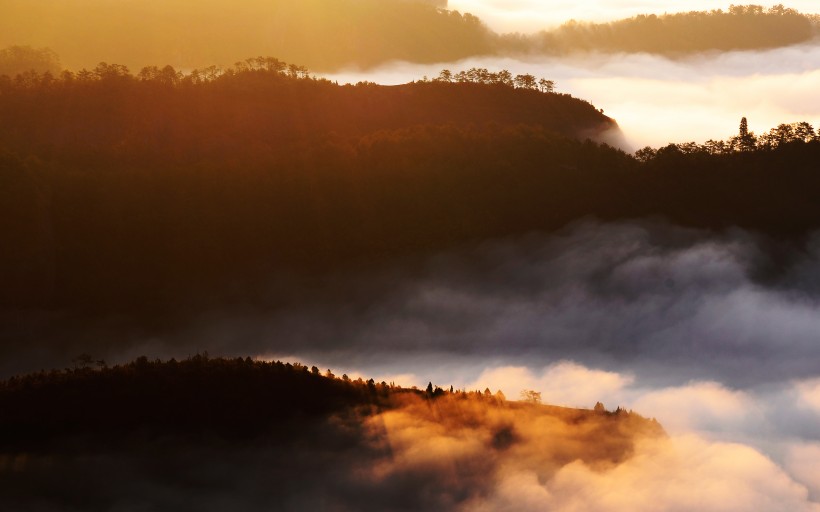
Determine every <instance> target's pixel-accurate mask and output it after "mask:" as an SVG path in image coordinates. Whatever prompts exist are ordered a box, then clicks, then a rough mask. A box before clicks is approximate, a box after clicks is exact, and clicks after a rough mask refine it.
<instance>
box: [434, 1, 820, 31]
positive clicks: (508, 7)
mask: <svg viewBox="0 0 820 512" xmlns="http://www.w3.org/2000/svg"><path fill="white" fill-rule="evenodd" d="M753 3H754V4H755V5H762V6H764V7H767V8H768V7H772V6H774V5H777V4H781V3H783V4H784V5H786V7H790V8H792V9H797V10H798V11H801V12H806V13H813V12H815V11H816V9H817V3H816V2H813V1H811V0H794V1H792V2H787V3H784V2H777V1H762V2H753ZM448 7H449V8H450V9H455V10H459V11H462V12H469V13H472V14H474V15H476V16H478V17H479V18H481V19H482V20H483V21H484V22H485V23H487V25H489V26H490V27H491V28H492V29H493V30H496V31H498V32H522V33H529V32H537V31H539V30H544V29H548V28H552V27H556V26H558V25H561V24H562V23H565V22H567V21H569V20H572V19H574V20H578V21H597V22H604V21H611V20H616V19H621V18H629V17H631V16H635V15H638V14H664V13H673V12H681V11H706V10H712V9H723V10H724V11H725V10H727V9H728V8H729V3H728V2H723V1H719V0H692V1H689V2H686V4H684V5H682V4H681V3H679V2H670V1H669V0H617V1H610V0H579V1H567V0H559V1H552V2H549V3H544V2H539V1H538V0H516V1H515V2H505V1H502V0H450V1H449V2H448Z"/></svg>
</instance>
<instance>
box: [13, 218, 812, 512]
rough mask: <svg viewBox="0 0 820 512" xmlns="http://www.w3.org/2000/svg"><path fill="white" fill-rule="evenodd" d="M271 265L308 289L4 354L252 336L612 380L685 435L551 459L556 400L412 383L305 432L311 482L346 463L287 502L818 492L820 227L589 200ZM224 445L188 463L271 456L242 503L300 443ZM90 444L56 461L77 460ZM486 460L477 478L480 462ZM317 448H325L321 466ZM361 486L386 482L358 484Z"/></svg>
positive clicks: (29, 361)
mask: <svg viewBox="0 0 820 512" xmlns="http://www.w3.org/2000/svg"><path fill="white" fill-rule="evenodd" d="M271 283H272V285H271V286H272V287H273V288H272V293H275V294H286V295H287V296H290V297H293V300H292V301H291V302H290V303H289V304H288V305H286V306H284V307H279V308H274V309H268V310H266V309H259V308H250V307H249V308H244V309H236V308H233V309H230V308H226V309H225V310H220V311H207V312H203V313H202V314H201V315H200V316H199V317H197V318H194V319H191V320H190V321H189V323H187V324H186V325H179V326H176V327H175V328H173V329H169V330H155V331H153V332H151V333H150V334H149V333H147V332H146V331H145V330H139V329H134V328H132V326H129V324H128V322H127V321H126V320H123V319H117V318H112V319H108V320H107V321H105V322H97V323H96V324H94V325H92V326H91V327H89V325H88V324H84V323H83V322H82V321H80V320H78V319H62V320H52V321H51V322H50V323H49V322H42V321H41V320H40V321H39V325H41V326H46V325H49V327H50V328H51V329H53V330H54V331H55V332H53V333H49V330H48V329H46V328H45V327H41V328H40V329H39V331H35V332H34V334H33V335H34V336H36V337H37V340H38V344H37V346H36V347H34V346H33V345H32V344H31V343H27V342H26V336H31V335H32V334H21V333H24V332H26V331H25V329H22V328H21V329H20V330H19V331H18V336H17V337H16V338H15V339H14V340H12V339H11V338H10V339H7V340H6V341H7V342H6V343H4V344H3V346H4V348H3V350H4V354H3V360H4V362H5V364H4V370H3V371H4V372H5V373H9V372H11V371H13V369H14V368H16V369H17V370H18V371H26V370H29V369H32V365H35V364H39V365H45V366H46V367H48V366H49V365H51V366H58V367H60V366H63V365H65V364H68V363H67V361H68V359H69V357H70V356H71V355H72V354H76V353H79V352H81V351H85V352H88V353H91V354H93V355H94V356H95V357H104V358H106V359H107V360H109V361H110V362H117V361H124V360H128V359H131V358H133V357H135V356H136V355H140V354H146V355H148V356H149V357H151V358H153V357H162V358H168V357H185V356H186V355H188V354H193V353H196V352H201V351H203V350H207V351H209V352H210V353H211V354H213V355H246V354H248V353H250V354H256V357H257V358H260V359H281V360H289V361H295V360H298V361H300V362H302V363H305V364H308V365H312V364H316V365H319V366H320V367H321V368H323V369H324V368H332V369H333V371H334V372H335V373H336V374H341V373H343V372H344V373H346V374H348V375H349V376H350V377H351V378H356V377H358V376H362V377H364V378H369V377H374V378H376V380H377V381H380V380H384V381H386V382H395V383H397V384H399V385H404V386H413V385H415V386H419V387H424V386H425V385H426V383H427V382H428V381H429V382H432V383H434V384H435V385H439V386H442V387H445V388H449V386H450V385H452V386H454V388H455V389H462V388H463V389H467V390H471V389H477V390H483V389H484V388H490V390H491V391H492V392H493V393H495V392H496V391H497V390H501V391H502V392H503V393H504V394H505V395H506V396H507V397H508V398H509V399H512V400H515V399H517V398H518V394H519V392H520V391H521V390H524V389H533V390H537V391H540V392H541V393H542V397H543V400H544V402H545V403H550V404H556V405H562V406H569V407H581V408H591V407H592V406H593V405H594V404H595V403H596V402H597V401H601V402H603V403H604V404H605V406H606V407H607V408H608V409H609V410H614V409H615V408H616V407H622V408H625V409H631V410H634V411H636V412H638V413H640V414H642V415H644V416H647V417H650V416H651V417H654V418H656V419H657V420H658V421H660V423H661V425H663V427H664V428H665V430H666V432H667V433H668V434H669V436H668V437H666V438H661V439H646V440H642V441H639V442H637V444H636V445H635V446H634V450H633V451H632V452H630V455H629V456H628V457H626V458H623V459H618V462H617V463H614V464H604V465H603V466H601V465H600V464H593V463H591V462H590V461H586V462H584V461H581V460H579V461H576V462H569V461H565V462H563V463H561V464H558V465H557V466H556V465H555V464H553V463H552V462H549V460H553V459H545V458H543V457H551V456H552V455H549V454H550V453H553V452H550V451H549V450H546V448H545V447H544V446H543V441H542V440H543V439H545V438H544V437H539V436H538V435H535V433H536V432H543V428H545V427H544V425H543V424H542V423H541V422H540V421H541V420H537V421H536V420H533V419H531V418H530V419H528V418H527V417H523V416H522V417H518V416H512V417H509V418H507V419H506V420H503V421H502V420H499V418H498V417H496V416H486V414H485V413H481V414H482V416H481V418H483V419H481V420H478V419H477V420H475V421H472V420H469V421H468V420H464V421H467V423H466V424H468V425H472V426H471V427H469V429H466V430H465V428H463V427H458V428H452V429H450V428H444V427H443V426H442V424H440V423H439V422H440V421H442V418H450V417H452V418H462V419H464V418H469V417H471V416H469V415H470V414H474V413H472V412H467V411H461V412H459V413H455V412H451V413H447V414H444V413H431V412H430V411H429V408H428V407H427V406H426V405H425V406H421V407H420V408H419V407H416V406H415V405H413V404H409V405H408V408H406V409H400V410H397V411H394V412H388V413H384V414H381V415H377V416H375V417H373V418H372V419H370V420H367V422H366V423H364V425H365V430H364V433H362V434H361V435H363V436H364V439H365V441H362V442H363V443H364V444H363V445H362V446H370V447H371V448H368V449H367V450H365V451H358V449H356V450H353V451H350V450H348V451H345V452H339V449H338V446H336V445H335V444H334V443H335V441H332V439H337V438H338V435H339V434H338V432H337V431H336V430H332V431H331V433H330V434H327V435H325V434H323V433H322V432H318V433H316V434H315V435H316V437H317V438H324V439H329V440H331V441H328V442H329V443H330V445H329V446H325V444H323V443H318V444H316V445H315V446H314V448H311V449H308V451H305V452H301V455H300V457H305V458H306V459H305V460H310V461H313V462H306V463H305V464H304V465H303V466H304V467H303V468H302V469H305V468H308V469H306V471H308V472H311V471H316V475H318V476H317V479H316V481H317V482H318V481H323V480H322V479H323V478H327V479H329V480H328V481H333V482H335V483H334V485H333V486H331V487H330V488H328V489H327V490H323V491H321V492H318V491H316V490H315V488H314V487H310V485H307V484H306V487H305V488H304V489H302V491H300V492H297V493H296V494H294V495H292V498H293V501H290V502H288V503H286V504H284V505H283V507H284V509H294V510H295V509H298V508H299V507H304V506H321V504H322V503H324V504H327V503H335V504H339V503H341V504H347V505H345V506H348V505H349V506H350V507H352V509H362V510H367V508H366V507H367V506H368V504H370V505H372V506H373V507H375V508H374V509H378V508H379V506H380V505H378V504H379V503H381V504H384V503H394V502H396V500H397V499H402V498H400V496H403V495H405V493H409V492H414V493H415V492H416V491H417V490H418V489H419V488H424V489H427V490H428V491H430V492H431V493H432V494H426V495H424V496H422V497H419V498H418V500H421V501H412V502H411V503H415V504H416V505H417V506H419V507H422V506H434V507H438V508H442V509H453V510H498V509H503V508H512V509H516V510H528V509H533V508H540V507H543V506H544V504H549V506H551V507H553V508H556V509H562V510H565V509H570V510H571V509H582V510H654V509H657V506H658V504H659V503H662V504H663V505H664V508H665V509H667V510H691V509H692V508H693V507H695V506H697V507H699V508H700V509H703V510H748V509H749V508H754V509H757V510H782V509H783V508H784V507H786V508H787V509H789V510H818V507H819V506H820V505H818V500H820V480H818V478H817V473H816V471H814V461H815V460H816V459H814V458H813V455H814V454H817V453H818V450H820V435H818V433H817V429H816V425H817V424H818V421H820V371H818V368H820V364H818V363H820V347H818V345H817V333H818V332H820V314H818V313H819V311H818V310H820V233H817V234H814V235H812V236H810V237H809V238H807V239H806V240H804V241H803V242H801V243H788V244H787V243H784V242H777V241H773V240H770V239H767V238H766V237H764V236H761V235H756V234H754V233H749V232H744V231H740V230H729V231H726V232H720V233H714V232H704V231H697V230H691V229H684V228H678V227H674V226H670V225H668V224H666V223H663V222H660V221H643V222H630V223H618V224H600V223H597V222H595V221H592V220H587V221H584V222H580V223H577V224H574V225H572V226H569V227H567V228H566V229H565V230H563V231H562V232H559V233H557V234H553V235H546V234H535V233H533V234H531V235H528V236H523V237H517V238H507V239H499V240H489V241H485V242H482V243H478V244H473V245H469V246H464V247H462V248H461V249H455V250H452V251H448V252H445V253H440V254H437V255H434V256H430V257H424V258H421V259H417V260H407V261H404V262H396V263H393V264H390V265H386V266H381V267H373V268H369V269H363V270H362V271H361V272H359V273H357V274H355V275H339V276H336V277H333V278H327V279H322V280H319V281H316V280H311V281H294V280H290V281H288V280H285V279H280V280H278V281H277V280H276V279H272V281H271ZM300 296H301V297H305V298H307V299H306V300H301V299H298V297H300ZM129 328H131V330H129ZM12 341H16V343H12ZM425 411H427V412H425ZM430 414H433V415H432V416H429V415H430ZM493 414H495V413H493ZM505 414H506V413H505ZM465 415H466V416H465ZM493 418H495V419H493ZM502 419H503V418H502ZM501 424H512V425H515V428H516V429H517V430H516V432H518V434H516V435H519V436H520V442H519V444H517V445H516V448H515V449H514V450H512V451H509V452H498V453H496V454H494V455H493V456H492V457H490V458H489V459H488V458H487V455H486V454H487V451H486V446H485V444H484V442H483V441H481V440H482V439H485V440H486V439H490V438H492V432H495V431H496V430H497V428H498V425H501ZM368 425H369V426H370V427H372V428H376V430H368V428H370V427H367V426H368ZM328 428H330V427H328ZM333 428H336V427H333ZM357 428H358V427H357ZM539 429H541V430H539ZM527 432H530V433H527ZM331 434H332V435H331ZM311 435H313V434H311ZM488 436H489V437H488ZM548 437H549V436H548ZM516 439H519V438H516ZM384 443H388V444H387V445H385V444H384ZM374 447H375V448H374ZM372 449H375V450H376V451H375V452H373V451H372ZM220 450H221V448H219V447H216V448H209V449H208V450H206V451H203V449H202V448H196V447H189V448H186V451H185V452H184V453H186V454H187V455H186V457H187V459H186V460H188V461H190V460H199V459H198V458H203V462H202V464H203V469H202V472H203V473H196V474H194V475H192V476H190V479H191V481H199V480H198V479H202V478H205V480H206V481H207V478H208V477H206V476H203V475H208V474H223V473H226V472H227V473H230V472H232V471H233V472H235V474H237V475H239V476H238V478H239V480H241V475H243V474H245V473H244V472H242V471H241V470H239V469H238V468H240V467H246V466H247V467H249V468H251V469H250V471H252V472H253V474H254V475H256V476H254V477H253V478H251V476H248V478H249V480H248V481H249V482H251V483H248V484H243V485H246V488H247V489H248V490H249V491H248V492H249V494H248V500H249V501H248V502H247V503H244V504H239V505H237V506H239V507H240V509H246V510H256V509H258V508H259V507H260V506H262V505H260V504H259V503H257V502H255V501H253V500H254V499H256V498H259V499H261V500H263V501H262V502H260V503H268V502H266V501H264V500H265V499H271V498H270V495H269V494H264V493H263V494H262V495H261V497H260V496H257V495H256V494H254V493H256V492H257V491H258V492H260V493H262V491H261V489H263V488H264V487H257V486H261V485H262V483H263V482H264V481H267V480H266V478H268V477H271V474H270V473H266V472H265V471H263V469H262V468H263V467H265V465H266V464H268V465H269V464H273V462H272V461H273V460H278V457H285V458H287V457H288V456H287V455H282V454H283V452H282V451H281V450H279V449H276V448H265V449H262V450H261V451H260V450H249V451H248V452H243V451H239V452H236V451H234V452H231V454H230V455H227V454H225V453H222V452H221V451H220ZM271 450H273V451H271ZM384 450H387V451H384ZM251 453H253V455H251ZM340 453H343V455H344V457H343V458H339V457H341V455H339V454H340ZM430 453H436V454H437V456H436V457H435V460H433V459H431V458H430V455H429V454H430ZM525 453H530V454H533V455H532V456H531V457H529V458H528V457H524V456H523V454H525ZM334 454H335V455H334ZM294 456H295V455H294ZM112 457H115V458H114V459H109V455H107V454H102V455H99V456H98V457H97V458H95V459H94V461H95V462H94V464H95V467H96V468H97V469H99V471H100V473H101V474H106V475H109V474H110V475H114V476H111V477H110V478H114V479H116V482H115V483H116V485H114V486H113V487H112V489H115V491H112V492H114V494H115V495H120V496H132V495H136V494H139V493H142V492H147V493H148V496H153V497H154V498H156V499H157V500H166V501H165V502H166V503H181V502H184V500H186V499H188V494H187V493H189V491H187V490H185V489H178V488H168V487H164V486H163V485H160V483H157V482H154V481H153V480H151V481H150V482H142V483H138V484H130V483H129V484H126V483H125V482H131V481H135V482H140V479H141V478H149V477H148V476H146V474H145V473H144V472H145V469H144V468H145V467H146V464H148V463H147V462H146V461H142V460H141V459H136V460H131V459H127V458H126V459H125V461H126V462H125V463H124V465H121V466H118V467H120V469H119V470H118V471H113V469H111V464H113V463H112V462H111V461H112V460H117V459H116V456H112ZM383 457H386V458H383ZM533 457H534V458H533ZM78 460H83V459H71V458H69V459H66V460H61V459H57V460H56V461H55V460H51V461H50V462H48V464H57V466H50V467H63V466H61V464H65V465H66V466H65V467H68V468H71V467H73V466H72V465H73V464H77V463H78V462H77V461H78ZM225 461H227V462H225ZM266 461H267V462H266ZM334 461H335V462H334ZM479 461H480V464H481V466H480V467H482V468H484V469H483V470H482V472H481V476H480V477H479V476H477V475H476V473H475V472H471V471H468V468H473V467H477V466H476V464H478V463H479ZM18 462H19V461H18ZM18 462H15V460H11V459H9V460H0V471H7V472H8V471H13V468H14V467H16V466H15V465H18V466H19V464H24V463H25V464H29V466H27V467H31V468H34V469H32V471H34V472H35V473H34V474H39V473H38V472H39V471H45V470H43V469H42V467H41V466H42V465H43V464H46V463H47V462H46V461H38V460H37V459H36V458H34V459H32V460H30V461H28V462H25V461H24V462H20V463H19V464H18ZM314 462H315V463H316V464H320V465H321V466H316V467H315V468H314V469H310V468H313V467H314V466H313V465H312V464H314ZM175 464H176V465H177V466H179V465H180V464H182V463H181V462H179V461H177V462H176V463H175ZM545 465H546V466H545ZM547 466H548V467H551V468H552V470H551V471H550V472H549V473H548V474H545V473H543V471H544V467H547ZM319 467H321V468H322V469H321V470H320V469H319ZM37 468H40V469H37ZM106 468H108V469H106ZM226 468H227V469H226ZM231 468H233V469H231ZM328 468H332V469H328ZM344 468H347V469H344ZM7 474H12V473H7ZM13 474H16V475H17V477H18V478H19V477H20V474H21V473H19V472H18V473H13ZM341 474H349V475H353V477H352V480H351V477H350V476H346V477H344V478H343V477H341V476H340V475H341ZM322 475H324V476H322ZM150 478H155V477H154V476H150ZM150 478H149V480H150ZM271 478H273V477H271ZM239 480H237V481H236V482H234V481H233V480H231V481H228V482H223V487H222V488H221V489H222V490H220V489H215V490H214V491H213V492H212V493H211V494H209V495H208V496H210V498H209V499H208V500H207V501H208V502H209V503H211V502H212V503H220V502H222V503H224V502H225V501H224V500H226V499H228V498H227V497H226V496H227V494H223V491H224V489H231V488H233V487H232V486H233V485H234V484H236V485H239V484H238V483H237V482H238V481H239ZM151 482H153V483H151ZM232 482H233V483H232ZM435 482H446V485H444V486H442V485H438V484H435ZM314 483H315V482H314ZM203 485H204V484H203ZM693 488H698V489H699V490H700V491H699V492H698V493H697V496H694V495H692V493H691V492H689V491H690V490H691V489H693ZM311 489H313V490H311ZM636 489H642V490H647V489H651V492H649V491H647V492H640V493H638V492H634V491H635V490H636ZM224 492H228V491H224ZM265 492H268V491H265ZM362 493H363V494H362ZM359 495H362V496H369V498H368V499H370V498H372V499H373V500H375V501H368V502H367V503H365V502H362V501H360V500H359V501H356V500H353V498H351V496H359ZM729 498H731V499H729ZM167 500H170V501H167ZM220 500H222V501H220ZM351 500H353V501H351ZM693 500H696V501H693ZM431 504H433V505H431ZM208 506H209V505H208ZM208 506H206V505H203V507H204V508H203V509H208ZM340 506H341V505H340ZM409 506H410V508H413V505H412V504H411V505H409ZM342 508H344V507H342Z"/></svg>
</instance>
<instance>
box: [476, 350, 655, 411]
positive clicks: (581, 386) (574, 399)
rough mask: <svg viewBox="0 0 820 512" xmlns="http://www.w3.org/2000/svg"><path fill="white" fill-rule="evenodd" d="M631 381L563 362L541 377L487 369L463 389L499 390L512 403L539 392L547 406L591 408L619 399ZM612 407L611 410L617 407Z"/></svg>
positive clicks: (515, 370)
mask: <svg viewBox="0 0 820 512" xmlns="http://www.w3.org/2000/svg"><path fill="white" fill-rule="evenodd" d="M633 381H634V378H633V377H632V376H630V375H621V374H618V373H615V372H608V371H602V370H595V369H590V368H586V367H584V366H582V365H579V364H577V363H573V362H570V361H562V362H559V363H556V364H554V365H551V366H548V367H546V368H544V369H543V370H542V371H541V372H540V373H539V372H533V371H531V370H530V369H528V368H526V367H520V366H519V367H498V368H491V369H487V370H485V371H483V372H482V373H481V375H479V376H478V378H477V379H476V380H475V381H474V382H471V383H469V384H467V386H466V387H467V389H484V388H485V387H489V388H490V389H492V390H496V389H500V390H502V391H503V392H504V393H505V394H506V395H507V396H508V397H510V398H511V399H517V398H518V393H519V392H520V391H521V390H523V389H533V390H539V391H540V392H541V393H542V398H543V400H544V401H545V402H546V403H551V404H555V405H566V406H571V407H586V408H591V407H592V406H593V405H595V403H596V402H598V401H604V402H606V401H607V400H608V399H612V398H614V397H616V396H618V395H619V394H620V393H622V392H623V391H624V388H625V387H626V386H628V385H629V384H631V383H632V382H633ZM611 405H612V407H613V408H614V407H615V406H617V405H618V404H611ZM647 410H649V409H647Z"/></svg>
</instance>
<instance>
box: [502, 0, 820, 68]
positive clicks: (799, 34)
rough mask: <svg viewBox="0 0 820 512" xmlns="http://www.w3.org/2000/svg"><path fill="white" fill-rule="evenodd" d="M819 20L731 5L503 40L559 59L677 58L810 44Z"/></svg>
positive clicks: (574, 25) (790, 12) (566, 26)
mask: <svg viewBox="0 0 820 512" xmlns="http://www.w3.org/2000/svg"><path fill="white" fill-rule="evenodd" d="M818 34H820V18H818V17H817V16H816V15H805V14H801V13H799V12H797V11H795V10H794V9H788V8H785V7H783V5H777V6H774V7H771V8H769V9H765V8H763V7H761V6H759V5H732V6H731V7H730V8H729V9H728V10H726V11H723V10H721V9H715V10H711V11H690V12H679V13H667V14H661V15H655V14H650V15H639V16H634V17H632V18H626V19H621V20H616V21H611V22H606V23H585V22H582V21H581V22H579V21H575V20H573V21H570V22H567V23H565V24H563V25H561V26H560V27H558V28H556V29H552V30H547V31H543V32H541V33H540V34H533V35H530V36H520V35H519V36H516V35H507V36H502V38H501V41H502V42H501V43H500V45H501V46H502V47H504V45H509V48H508V49H509V50H512V49H516V48H517V49H518V50H519V51H524V52H532V53H545V54H551V55H562V54H570V53H581V52H600V53H653V54H658V55H664V56H667V57H680V56H687V55H692V54H696V53H703V52H721V51H722V52H725V51H743V50H763V49H768V48H777V47H781V46H790V45H795V44H801V43H809V42H811V41H812V40H815V38H816V37H817V36H818Z"/></svg>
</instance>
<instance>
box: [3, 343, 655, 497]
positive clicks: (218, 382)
mask: <svg viewBox="0 0 820 512" xmlns="http://www.w3.org/2000/svg"><path fill="white" fill-rule="evenodd" d="M81 366H84V363H82V364H81ZM0 434H1V435H0V508H3V509H4V510H48V511H50V510H61V511H65V510H112V509H126V510H128V509H134V508H142V507H148V506H150V508H152V509H155V510H224V509H225V508H230V509H231V510H243V511H246V510H322V509H333V510H386V509H391V510H396V509H397V508H396V504H399V503H400V504H402V508H401V509H402V510H403V509H406V510H445V509H455V508H457V507H456V505H459V504H462V503H465V502H467V501H469V500H470V499H473V498H476V497H479V496H481V495H482V494H483V493H486V492H487V490H488V489H490V488H491V487H492V485H493V483H494V481H495V478H496V473H497V472H502V471H503V470H505V469H507V468H509V467H510V465H514V466H516V467H520V468H521V469H522V470H527V471H537V472H538V474H539V475H541V476H542V477H543V478H550V477H551V476H552V475H554V474H555V473H556V472H557V471H558V470H560V469H561V468H562V467H564V466H565V465H567V464H569V463H572V462H576V463H578V461H581V462H582V463H584V464H588V465H590V466H593V467H601V468H608V467H613V466H614V465H617V464H620V463H622V462H625V461H628V460H629V459H630V457H631V456H632V455H633V452H634V451H635V447H636V444H637V443H638V442H639V441H642V440H647V439H654V440H656V441H661V440H662V439H663V437H664V433H663V429H662V428H661V427H660V425H659V424H658V423H657V422H655V421H652V420H647V419H645V418H643V417H641V416H640V415H638V414H635V413H631V412H626V411H624V410H621V409H618V410H616V411H615V412H607V411H606V410H604V409H603V408H602V407H599V408H597V410H595V411H592V410H585V409H569V408H564V407H555V406H545V405H539V404H528V403H514V402H507V401H506V400H504V398H503V396H502V395H499V394H496V395H491V394H490V392H489V391H486V392H485V393H480V392H472V391H471V392H465V391H458V390H452V391H445V390H443V389H441V388H438V387H433V386H432V385H431V386H430V391H427V392H425V391H419V390H416V389H403V388H400V387H397V386H395V385H393V384H392V383H391V384H387V383H384V382H382V383H376V382H374V381H373V380H372V379H371V380H368V381H364V380H362V379H360V378H359V379H355V380H354V379H349V378H348V377H347V375H342V376H341V377H335V376H333V374H332V373H331V372H330V370H328V371H327V372H324V373H320V372H319V369H318V368H316V367H313V368H311V369H308V368H307V367H305V366H302V365H300V364H289V363H288V364H284V363H281V362H262V361H252V360H251V359H249V358H246V359H241V358H237V359H221V358H209V357H207V355H205V356H200V355H197V356H194V357H192V358H189V359H186V360H182V361H174V360H171V361H168V362H164V363H163V362H160V361H149V360H147V359H145V358H140V359H138V360H136V361H135V362H133V363H129V364H125V365H118V366H115V367H112V368H107V367H100V368H95V369H92V368H90V367H78V368H75V369H70V370H65V371H52V372H41V373H37V374H31V375H25V376H20V377H16V378H13V379H10V380H5V381H0ZM431 449H433V450H434V451H433V452H431ZM431 456H432V458H431ZM499 474H501V473H499Z"/></svg>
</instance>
